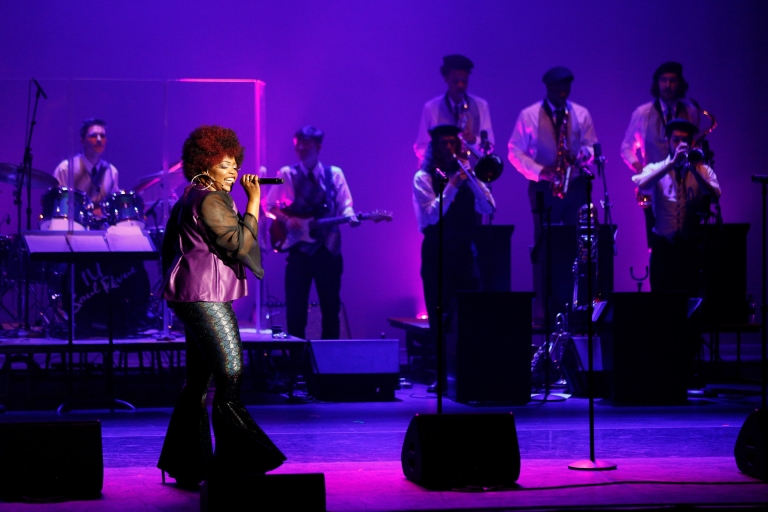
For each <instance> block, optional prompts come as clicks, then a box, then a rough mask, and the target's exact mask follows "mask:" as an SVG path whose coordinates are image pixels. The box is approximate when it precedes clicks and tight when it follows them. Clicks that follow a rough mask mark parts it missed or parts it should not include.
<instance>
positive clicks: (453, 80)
mask: <svg viewBox="0 0 768 512" xmlns="http://www.w3.org/2000/svg"><path fill="white" fill-rule="evenodd" d="M474 67H475V65H474V63H472V61H471V60H469V59H468V58H467V57H465V56H463V55H446V56H445V57H443V65H442V66H441V67H440V74H441V75H442V76H443V80H444V81H445V84H446V86H447V89H446V92H445V94H443V95H440V96H438V97H436V98H432V99H431V100H429V101H428V102H426V103H425V104H424V108H423V109H422V112H421V123H420V124H419V131H418V133H417V134H416V142H415V143H414V145H413V151H414V152H415V153H416V158H418V159H419V162H420V163H421V162H422V161H423V160H424V156H425V153H426V150H427V147H428V146H429V144H430V135H429V131H430V130H431V129H432V128H434V127H435V126H438V125H444V124H450V125H454V126H458V127H459V128H460V131H459V132H460V134H461V138H462V140H463V142H464V143H465V144H467V145H468V146H471V149H473V150H474V151H475V153H476V154H479V153H480V152H481V151H482V152H486V153H488V152H490V151H489V148H491V147H493V142H494V138H493V127H492V126H491V113H490V110H489V109H488V102H487V101H485V100H484V99H483V98H479V97H477V96H473V95H471V94H468V93H467V88H468V87H469V75H470V73H471V72H472V69H473V68H474ZM483 132H485V135H486V142H485V147H483V145H484V143H483V141H482V137H481V134H482V133H483Z"/></svg>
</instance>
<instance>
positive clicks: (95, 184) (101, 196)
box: [53, 118, 120, 205]
mask: <svg viewBox="0 0 768 512" xmlns="http://www.w3.org/2000/svg"><path fill="white" fill-rule="evenodd" d="M80 144H82V146H83V151H82V152H81V153H78V154H77V155H75V156H74V157H73V158H72V165H73V166H74V169H75V173H74V174H75V176H74V188H75V190H80V191H82V192H85V194H86V195H87V196H88V198H89V199H90V200H91V201H92V202H93V203H94V204H95V205H97V204H100V203H101V202H102V201H104V200H105V199H106V198H107V197H109V196H110V195H111V194H113V193H114V192H117V191H118V190H119V189H120V187H119V186H118V182H117V178H118V174H117V169H116V168H115V166H114V165H112V164H110V163H109V162H107V161H106V160H104V159H103V156H104V152H105V151H106V149H107V123H106V122H104V121H102V120H101V119H95V118H91V119H86V120H85V121H83V124H82V126H81V127H80ZM53 176H54V178H56V179H57V180H58V182H59V186H62V187H68V186H69V159H67V160H64V161H62V162H61V163H60V164H59V165H58V166H57V167H56V169H55V170H54V171H53Z"/></svg>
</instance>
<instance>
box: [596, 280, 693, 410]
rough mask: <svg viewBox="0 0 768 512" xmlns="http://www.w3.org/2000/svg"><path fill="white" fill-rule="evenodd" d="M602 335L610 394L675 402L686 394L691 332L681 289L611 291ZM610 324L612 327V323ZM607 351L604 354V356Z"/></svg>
mask: <svg viewBox="0 0 768 512" xmlns="http://www.w3.org/2000/svg"><path fill="white" fill-rule="evenodd" d="M609 308H611V310H610V311H609V313H608V319H607V320H606V322H607V323H608V326H607V327H608V330H607V332H606V333H604V334H603V336H601V338H602V340H603V355H604V357H603V366H604V368H606V367H607V368H606V369H607V370H608V371H609V372H610V373H609V376H608V381H609V385H610V386H612V395H613V400H614V402H615V403H616V404H626V405H674V404H684V403H685V402H686V401H687V399H688V391H687V386H686V383H687V380H688V377H689V366H690V363H691V362H692V359H693V355H694V353H693V350H692V347H693V343H694V341H693V340H694V339H695V336H694V335H693V332H692V330H691V324H690V322H689V320H688V297H687V296H686V295H685V294H683V293H655V292H651V293H636V292H627V293H614V294H613V296H612V300H611V305H609ZM610 327H612V329H610ZM606 353H607V354H610V355H609V356H608V357H605V356H606Z"/></svg>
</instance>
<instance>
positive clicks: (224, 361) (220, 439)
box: [157, 126, 285, 487]
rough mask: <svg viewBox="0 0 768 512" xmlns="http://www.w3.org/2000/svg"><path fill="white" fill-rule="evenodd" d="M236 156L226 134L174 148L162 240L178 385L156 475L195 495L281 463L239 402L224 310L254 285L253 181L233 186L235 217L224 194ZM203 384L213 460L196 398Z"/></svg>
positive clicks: (238, 150) (237, 367) (234, 332)
mask: <svg viewBox="0 0 768 512" xmlns="http://www.w3.org/2000/svg"><path fill="white" fill-rule="evenodd" d="M243 152H244V148H243V147H242V146H241V145H240V142H239V141H238V139H237V135H235V132H234V131H232V130H230V129H228V128H222V127H220V126H201V127H199V128H197V129H196V130H194V131H193V132H192V133H191V134H190V135H189V137H188V138H187V140H186V141H185V142H184V148H183V154H182V161H183V169H184V175H185V176H186V177H187V179H189V180H190V182H191V184H190V185H188V186H187V187H186V189H185V190H184V195H183V196H182V197H181V199H180V200H179V201H178V202H177V203H176V205H175V206H174V207H173V210H172V211H171V215H170V217H169V220H168V224H167V226H166V229H165V237H164V241H163V249H162V259H163V271H164V282H163V292H162V293H163V298H164V299H165V300H167V301H168V305H169V307H171V308H172V309H173V311H174V313H175V314H176V316H177V317H178V318H179V319H180V320H181V321H182V322H183V323H184V327H185V334H186V352H187V363H186V368H187V370H186V371H187V378H186V384H185V386H184V389H183V391H182V393H181V397H180V398H179V401H178V403H177V404H176V407H175V408H174V410H173V415H172V416H171V421H170V424H169V426H168V432H167V433H166V436H165V442H164V443H163V450H162V453H161V454H160V460H159V462H158V464H157V466H158V468H160V470H161V471H162V472H163V480H164V479H165V472H167V473H168V474H169V475H170V476H171V477H172V478H174V479H175V480H176V484H177V485H179V486H182V487H196V486H197V485H198V484H199V483H200V482H201V481H202V480H204V479H205V478H206V477H207V475H208V474H209V473H211V474H218V475H227V474H233V473H264V472H266V471H270V470H272V469H275V468H276V467H278V466H280V465H281V464H282V463H283V461H284V460H285V455H283V453H282V452H281V451H280V450H279V449H278V448H277V447H276V446H275V445H274V444H273V443H272V441H271V440H270V439H269V437H267V435H266V434H265V433H264V432H263V431H262V430H261V429H260V428H259V426H258V425H257V424H256V422H255V421H254V420H253V418H252V417H251V415H250V414H249V413H248V411H247V410H246V409H245V406H244V405H243V404H242V402H241V401H240V383H241V378H242V375H243V349H242V344H241V342H240V330H239V328H238V325H237V319H236V318H235V314H234V312H233V311H232V301H233V300H235V299H238V298H240V297H243V296H245V295H246V293H247V283H246V271H245V267H247V268H248V269H250V270H251V271H252V272H253V273H254V275H256V277H258V278H259V279H261V277H262V276H263V275H264V270H263V269H262V268H261V252H260V250H259V244H258V242H257V225H258V217H259V200H260V191H259V180H258V177H256V176H254V175H251V174H245V175H243V176H242V177H241V178H240V184H241V185H242V187H243V188H244V189H245V193H246V196H247V197H248V203H247V205H246V208H245V215H244V216H240V215H239V214H238V212H237V208H236V206H235V203H234V201H233V200H232V196H230V192H231V191H232V187H233V186H234V184H235V182H236V181H237V176H238V170H239V169H240V166H241V164H242V162H243ZM211 378H213V379H214V381H215V384H216V392H215V396H214V399H213V407H212V409H213V432H214V435H215V437H216V453H215V455H214V454H213V450H212V446H211V434H210V427H209V423H208V413H207V411H206V406H205V399H206V394H207V391H208V385H209V384H210V381H211Z"/></svg>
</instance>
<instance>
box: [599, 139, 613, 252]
mask: <svg viewBox="0 0 768 512" xmlns="http://www.w3.org/2000/svg"><path fill="white" fill-rule="evenodd" d="M593 148H594V151H595V166H596V167H597V175H598V176H600V177H601V178H602V179H603V199H602V200H601V201H600V206H602V207H603V224H604V225H606V226H608V233H609V234H610V236H611V241H612V244H613V255H614V256H615V255H617V254H618V253H619V251H618V249H617V248H616V238H614V236H613V215H611V208H613V203H611V197H610V196H609V195H608V182H607V181H606V179H605V156H603V149H602V146H600V144H599V143H596V144H595V145H594V146H593Z"/></svg>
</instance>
